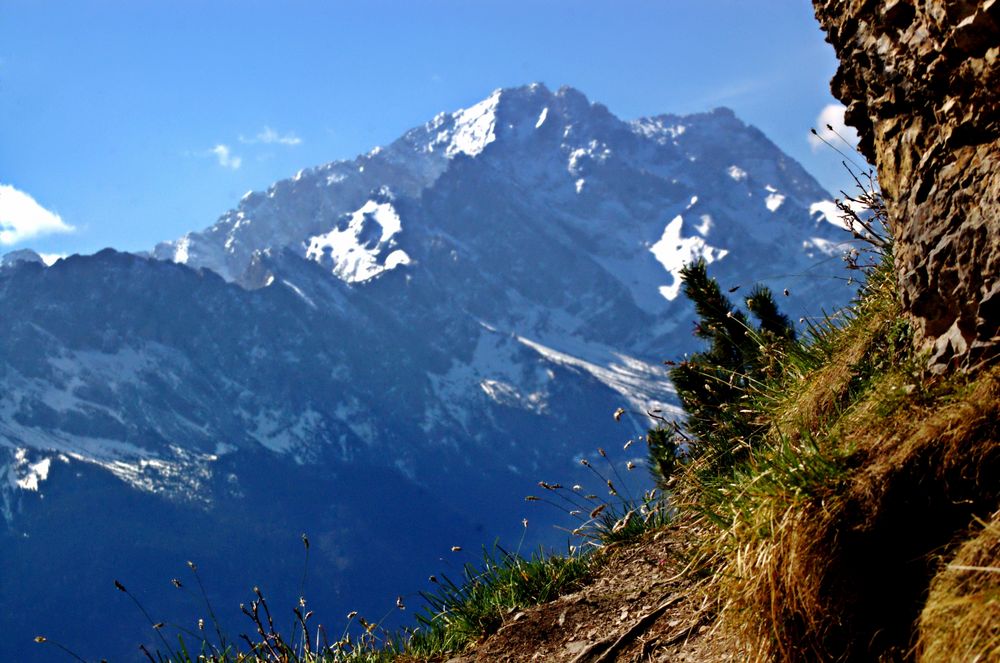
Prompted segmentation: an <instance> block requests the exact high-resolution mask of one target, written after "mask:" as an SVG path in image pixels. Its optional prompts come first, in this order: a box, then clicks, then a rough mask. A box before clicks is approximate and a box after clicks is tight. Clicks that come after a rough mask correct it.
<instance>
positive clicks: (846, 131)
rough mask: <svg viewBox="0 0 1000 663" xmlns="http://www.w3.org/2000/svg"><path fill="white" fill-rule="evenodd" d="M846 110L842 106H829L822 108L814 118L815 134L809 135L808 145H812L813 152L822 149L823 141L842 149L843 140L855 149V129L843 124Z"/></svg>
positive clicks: (856, 135) (856, 142)
mask: <svg viewBox="0 0 1000 663" xmlns="http://www.w3.org/2000/svg"><path fill="white" fill-rule="evenodd" d="M846 110H847V108H845V107H844V106H843V105H842V104H829V105H827V106H824V107H823V110H821V111H820V113H819V115H818V116H817V117H816V133H812V132H810V133H809V144H810V145H812V148H813V151H814V152H815V151H816V150H818V149H820V148H821V147H823V145H824V143H823V141H824V140H825V141H827V142H829V143H833V145H834V146H836V147H838V148H843V147H844V141H845V140H846V141H847V143H848V144H849V145H850V146H851V147H852V148H854V147H857V145H858V131H857V129H855V128H854V127H851V126H848V125H846V124H844V112H845V111H846ZM838 134H840V135H839V136H838ZM841 138H843V139H844V140H841Z"/></svg>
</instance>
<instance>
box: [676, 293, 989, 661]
mask: <svg viewBox="0 0 1000 663" xmlns="http://www.w3.org/2000/svg"><path fill="white" fill-rule="evenodd" d="M891 315H892V310H891V308H886V309H884V310H882V311H879V312H877V314H875V315H868V316H865V317H863V318H861V319H859V320H856V321H855V323H854V324H853V326H852V328H851V329H849V330H845V331H844V337H843V338H841V339H839V343H838V346H839V347H838V348H837V350H836V352H835V353H834V356H832V357H831V359H830V360H829V361H828V362H826V363H825V365H824V366H821V367H820V368H819V369H817V370H816V371H815V372H814V373H812V374H810V375H807V376H805V377H804V378H803V379H801V380H799V381H798V384H793V385H791V386H790V387H789V388H788V390H787V393H786V394H785V397H784V400H782V401H780V402H779V403H778V406H777V407H776V408H775V411H774V413H773V419H772V422H773V425H772V430H771V439H770V441H769V442H768V444H767V445H764V446H765V448H762V449H760V450H759V451H757V452H756V453H755V454H754V456H753V458H752V459H751V460H750V461H749V462H748V463H747V465H746V466H745V467H743V468H740V469H739V470H738V471H737V472H736V474H735V475H734V476H733V477H732V479H731V480H730V482H729V485H728V486H725V487H724V488H722V489H721V490H720V494H719V495H716V496H715V498H714V499H715V501H716V505H715V506H716V509H720V508H721V509H722V510H723V511H724V513H722V515H723V516H724V518H722V519H721V520H728V524H727V525H719V526H717V527H716V528H715V530H714V531H715V535H714V537H712V539H711V540H710V542H709V545H708V550H709V551H710V552H709V553H708V555H709V556H714V557H711V559H710V560H709V562H708V564H709V565H711V566H713V567H714V568H715V570H716V573H715V582H716V584H717V586H718V592H719V594H720V595H721V596H722V597H723V601H724V603H725V605H724V608H723V611H722V619H723V622H724V624H725V625H726V627H727V628H728V629H729V630H731V631H733V632H736V633H739V635H740V638H741V640H742V643H743V645H744V646H745V647H746V648H747V649H748V650H749V651H751V652H752V654H753V658H754V659H755V660H782V661H816V660H909V659H912V658H913V657H914V651H915V650H914V643H915V641H916V637H917V635H916V634H917V631H916V627H915V625H916V623H917V619H918V617H919V615H920V611H921V609H922V607H923V605H924V601H925V598H926V596H927V591H928V586H929V584H930V581H931V578H932V577H933V576H934V574H935V572H936V565H935V557H934V556H935V554H938V555H939V554H940V553H941V551H942V550H948V549H949V546H952V545H953V542H954V541H955V540H956V537H957V536H960V533H962V532H964V531H966V530H967V528H968V527H969V525H970V522H971V521H972V519H973V518H974V517H976V516H980V517H981V516H983V515H985V514H990V513H992V512H993V511H994V510H995V509H996V508H997V506H998V505H1000V368H995V369H993V370H991V371H987V372H984V373H982V374H980V375H979V376H977V377H975V378H974V379H966V378H963V377H960V376H952V377H951V378H947V379H944V378H934V377H931V376H929V375H926V374H920V373H919V371H917V373H916V374H915V373H914V370H913V368H912V366H911V367H909V368H908V367H906V366H902V365H898V364H894V365H891V366H890V367H889V368H888V370H883V371H881V372H880V373H879V372H877V371H876V375H875V377H874V378H873V379H872V380H871V382H870V383H869V384H867V386H864V387H863V388H861V389H860V390H859V389H858V386H857V385H858V380H857V375H858V372H859V369H857V366H858V365H859V364H861V363H863V362H865V361H867V360H868V359H869V358H870V356H871V354H872V353H873V352H875V351H877V350H878V348H877V347H876V346H877V344H878V342H879V338H880V337H881V336H882V335H881V331H884V330H885V329H886V325H888V324H891V322H892V320H891ZM914 365H916V364H914ZM852 390H853V391H852ZM720 496H721V497H722V498H723V500H724V503H723V504H721V505H720V504H719V501H720V499H719V498H720ZM689 499H690V500H691V501H696V500H697V499H698V498H697V497H694V498H690V497H689ZM993 563H994V564H995V559H994V562H993ZM993 576H994V580H996V579H997V578H1000V575H997V574H993ZM942 582H943V581H942ZM936 587H937V585H936ZM994 587H995V585H994ZM936 591H938V592H941V591H945V590H943V589H942V590H936ZM977 596H978V595H977ZM977 605H978V604H977ZM989 606H990V608H991V609H992V610H994V611H995V610H997V604H996V603H990V604H989ZM977 609H978V608H977ZM949 614H950V613H949ZM984 616H985V613H983V612H982V611H979V612H973V611H972V609H971V608H969V613H968V619H969V620H972V619H977V618H983V617H984ZM991 616H992V618H993V619H994V624H993V625H992V626H988V627H985V628H987V629H990V628H992V629H993V630H992V631H990V633H991V634H992V637H994V638H995V634H996V630H995V629H996V625H995V620H996V612H993V613H991ZM953 621H954V623H956V624H957V623H958V622H957V618H956V619H955V620H953ZM962 623H963V624H964V623H965V622H962ZM935 633H936V632H935ZM924 637H925V639H928V642H927V644H924V645H923V650H924V651H931V644H930V643H931V641H932V640H934V639H935V638H936V637H937V635H931V634H929V633H925V636H924ZM955 637H961V636H958V635H956V636H955ZM983 637H986V636H983ZM994 643H995V641H994ZM944 646H948V645H944ZM994 655H995V654H994ZM925 660H928V661H930V660H939V659H937V658H934V657H933V656H931V657H926V658H925ZM941 660H960V659H941ZM961 660H995V659H988V658H980V659H961Z"/></svg>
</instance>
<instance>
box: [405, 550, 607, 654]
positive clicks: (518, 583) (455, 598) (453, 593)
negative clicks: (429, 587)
mask: <svg viewBox="0 0 1000 663" xmlns="http://www.w3.org/2000/svg"><path fill="white" fill-rule="evenodd" d="M591 571H592V559H591V558H590V557H589V556H585V555H582V554H580V553H579V552H570V553H569V554H567V555H565V556H558V555H546V554H544V552H543V551H538V552H537V553H534V554H532V555H531V556H530V557H527V558H526V557H523V556H521V555H518V554H513V553H510V552H508V551H506V550H504V549H503V548H501V547H500V546H499V545H494V547H493V548H492V549H487V548H485V547H484V549H483V555H482V563H481V564H479V565H476V564H473V563H471V562H469V563H467V564H466V565H465V566H464V568H463V570H462V577H461V578H460V579H459V580H458V581H457V582H455V581H452V580H451V579H450V578H448V577H447V576H441V577H440V579H438V578H432V582H433V583H434V585H435V588H436V589H435V590H434V591H430V592H421V596H422V597H423V598H424V600H425V601H426V606H425V607H424V610H423V612H422V614H419V615H418V616H417V622H418V624H419V626H418V627H417V628H416V629H413V630H411V631H409V634H408V635H409V637H408V639H407V640H406V642H405V647H404V649H405V651H406V653H407V654H408V655H412V656H424V655H435V654H441V653H446V652H459V651H462V650H464V649H465V648H466V647H467V646H468V645H469V644H470V643H472V642H474V641H476V640H478V639H480V638H483V637H486V636H488V635H490V634H492V633H495V632H496V631H497V630H499V629H500V628H501V627H502V626H503V625H504V623H506V622H507V621H508V620H510V619H512V618H513V617H514V615H515V613H516V611H518V610H519V609H522V608H527V607H530V606H534V605H539V604H542V603H546V602H548V601H551V600H553V599H555V598H556V597H558V596H560V595H562V594H565V593H567V592H569V591H572V590H574V589H577V588H579V587H580V586H581V585H582V583H583V582H584V581H585V580H586V579H587V578H588V577H589V576H590V574H591Z"/></svg>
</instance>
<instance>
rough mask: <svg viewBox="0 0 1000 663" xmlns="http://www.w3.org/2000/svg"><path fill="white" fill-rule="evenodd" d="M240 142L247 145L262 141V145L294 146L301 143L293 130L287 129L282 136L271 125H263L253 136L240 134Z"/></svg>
mask: <svg viewBox="0 0 1000 663" xmlns="http://www.w3.org/2000/svg"><path fill="white" fill-rule="evenodd" d="M240 142H241V143H246V144H248V145H253V144H254V143H263V144H264V145H288V146H294V145H301V144H302V139H301V138H299V137H298V136H296V135H295V133H294V132H291V131H289V132H288V133H286V134H285V135H284V136H282V135H281V134H279V133H278V132H277V131H275V130H274V129H272V128H271V127H267V126H265V127H264V128H263V129H261V130H260V131H259V132H258V133H257V135H256V136H254V137H253V138H247V137H246V136H240Z"/></svg>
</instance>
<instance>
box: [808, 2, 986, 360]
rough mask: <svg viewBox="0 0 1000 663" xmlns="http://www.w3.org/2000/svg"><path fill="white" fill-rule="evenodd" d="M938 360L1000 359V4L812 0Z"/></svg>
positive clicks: (839, 93)
mask: <svg viewBox="0 0 1000 663" xmlns="http://www.w3.org/2000/svg"><path fill="white" fill-rule="evenodd" d="M814 5H815V9H816V16H817V18H818V19H819V21H820V23H821V24H822V25H823V27H824V29H825V30H826V31H827V35H828V37H827V38H828V41H830V42H831V43H832V44H833V46H834V48H835V49H836V52H837V57H838V58H839V60H840V66H839V68H838V70H837V73H836V75H835V76H834V79H833V82H832V88H833V93H834V95H835V96H836V97H837V98H839V99H840V100H841V101H843V102H844V103H845V104H848V110H847V121H848V123H850V124H852V125H854V126H856V127H857V128H858V130H859V134H860V136H861V143H860V149H861V151H862V152H863V153H864V155H865V156H866V157H867V158H868V159H869V160H870V161H872V163H876V164H877V166H878V171H879V179H880V182H881V185H882V189H883V193H884V194H885V197H886V202H887V206H888V211H889V215H890V218H891V219H892V220H893V221H894V224H895V225H894V232H895V233H896V240H897V244H896V255H897V259H896V260H897V262H896V268H897V272H898V276H899V280H900V284H901V290H902V296H903V305H904V307H905V309H906V310H907V311H908V312H909V313H910V314H911V316H912V318H913V320H914V322H915V323H916V330H917V336H918V339H919V340H920V341H921V342H923V343H924V344H925V346H926V347H931V348H933V354H932V358H931V363H932V364H933V365H934V366H936V367H938V368H943V367H945V366H947V365H949V364H951V365H958V366H963V367H974V366H977V365H980V364H983V363H984V362H988V361H991V360H996V359H997V358H998V357H1000V331H998V327H1000V278H998V276H1000V142H998V138H1000V104H998V100H1000V63H998V55H1000V0H985V1H981V2H976V1H970V0H948V1H947V2H945V1H942V0H814Z"/></svg>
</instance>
